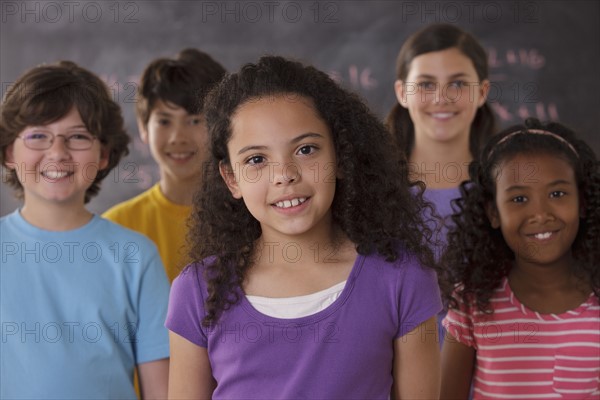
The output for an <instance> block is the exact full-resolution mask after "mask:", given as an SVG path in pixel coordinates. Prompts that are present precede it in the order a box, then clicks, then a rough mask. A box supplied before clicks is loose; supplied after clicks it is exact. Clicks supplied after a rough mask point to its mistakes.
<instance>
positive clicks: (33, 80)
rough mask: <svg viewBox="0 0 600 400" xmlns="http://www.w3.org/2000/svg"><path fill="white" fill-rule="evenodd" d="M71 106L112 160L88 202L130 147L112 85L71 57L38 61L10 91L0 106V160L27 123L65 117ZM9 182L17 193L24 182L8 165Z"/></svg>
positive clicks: (88, 195) (90, 191)
mask: <svg viewBox="0 0 600 400" xmlns="http://www.w3.org/2000/svg"><path fill="white" fill-rule="evenodd" d="M73 106H75V107H77V110H78V111H79V114H80V115H81V119H82V120H83V123H84V124H85V126H86V128H87V129H88V131H89V132H90V133H92V134H93V135H95V136H96V137H98V139H99V140H100V143H101V144H102V146H103V148H104V149H105V151H107V152H108V165H107V167H106V168H105V169H103V170H101V171H98V174H97V175H96V178H95V179H94V182H93V183H92V185H91V186H90V187H89V188H88V189H87V191H86V193H85V202H86V203H87V202H88V201H89V200H90V199H91V198H92V197H93V196H95V195H96V194H98V192H99V191H100V182H101V181H102V180H103V179H104V178H105V177H106V176H107V175H108V174H109V173H110V171H111V170H112V169H113V168H114V167H115V166H116V165H117V164H118V163H119V161H120V160H121V157H123V156H125V155H127V154H128V153H129V151H128V149H127V145H128V144H129V136H128V135H127V132H126V131H125V127H124V122H123V115H122V113H121V108H120V107H119V105H118V104H117V103H116V102H114V101H113V100H112V98H111V96H110V92H109V90H108V87H107V86H106V84H105V83H104V82H102V80H101V79H100V78H99V77H98V76H96V75H95V74H94V73H92V72H90V71H88V70H86V69H84V68H82V67H80V66H78V65H77V64H75V63H74V62H71V61H59V62H57V63H56V64H52V65H42V66H38V67H35V68H33V69H31V70H29V71H27V72H26V73H25V74H23V75H22V76H21V77H20V78H19V79H18V80H17V81H16V82H15V84H14V85H12V86H11V87H10V89H9V90H8V92H7V93H6V97H5V99H4V102H3V103H2V106H1V112H0V162H2V165H4V166H7V165H6V150H7V148H8V147H9V146H10V145H11V144H13V142H14V141H15V139H16V138H17V136H18V135H19V133H21V132H22V131H23V129H25V128H26V127H27V126H31V125H45V124H49V123H52V122H54V121H58V120H59V119H61V118H62V117H64V116H65V115H66V114H67V113H68V112H69V111H70V110H71V109H72V108H73ZM5 182H7V183H8V184H9V185H10V186H12V187H13V188H14V189H15V190H16V192H17V196H18V197H19V198H22V197H23V186H22V185H21V182H19V180H18V179H17V172H16V171H15V170H10V171H9V173H8V176H7V177H6V180H5Z"/></svg>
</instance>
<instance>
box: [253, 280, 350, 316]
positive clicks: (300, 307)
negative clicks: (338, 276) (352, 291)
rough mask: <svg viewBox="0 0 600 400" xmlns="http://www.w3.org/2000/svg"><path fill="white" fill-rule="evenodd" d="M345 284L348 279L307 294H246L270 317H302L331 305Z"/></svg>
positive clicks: (258, 308) (257, 307) (256, 306)
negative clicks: (292, 295)
mask: <svg viewBox="0 0 600 400" xmlns="http://www.w3.org/2000/svg"><path fill="white" fill-rule="evenodd" d="M345 286H346V281H343V282H340V283H338V284H337V285H334V286H332V287H330V288H328V289H325V290H321V291H319V292H316V293H311V294H307V295H305V296H296V297H282V298H273V297H262V296H246V298H247V299H248V301H249V302H250V304H252V307H254V308H256V309H257V310H258V311H260V312H261V313H263V314H265V315H268V316H269V317H275V318H284V319H291V318H301V317H307V316H309V315H313V314H316V313H318V312H319V311H322V310H324V309H326V308H327V307H329V306H330V305H331V304H332V303H333V302H334V301H336V300H337V298H338V297H340V294H341V293H342V291H343V290H344V287H345Z"/></svg>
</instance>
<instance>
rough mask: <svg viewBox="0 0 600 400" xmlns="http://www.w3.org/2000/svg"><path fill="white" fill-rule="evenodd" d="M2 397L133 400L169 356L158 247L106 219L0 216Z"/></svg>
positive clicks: (165, 295) (164, 287)
mask: <svg viewBox="0 0 600 400" xmlns="http://www.w3.org/2000/svg"><path fill="white" fill-rule="evenodd" d="M0 244H1V248H2V256H1V257H2V263H1V268H0V322H1V338H0V339H1V340H0V354H1V357H0V358H1V361H0V398H2V399H17V398H20V399H24V398H27V399H91V398H93V399H103V398H104V399H108V398H119V399H122V398H129V399H135V398H136V395H135V391H134V387H133V370H134V367H135V366H136V365H137V364H140V363H145V362H149V361H155V360H159V359H163V358H167V357H169V341H168V331H167V330H166V329H165V328H164V326H163V323H164V320H165V316H166V311H167V305H168V296H169V282H168V280H167V277H166V274H165V271H164V268H163V266H162V263H161V261H160V257H159V255H158V252H157V250H156V247H155V246H154V244H153V243H152V242H151V241H150V240H148V239H147V238H146V237H144V236H142V235H140V234H138V233H135V232H133V231H130V230H128V229H125V228H123V227H120V226H118V225H116V224H114V223H112V222H109V221H107V220H105V219H103V218H101V217H98V216H93V218H92V219H91V220H90V221H89V222H88V223H87V224H85V225H84V226H82V227H80V228H77V229H73V230H69V231H59V232H55V231H46V230H42V229H39V228H37V227H35V226H32V225H31V224H29V223H28V222H27V221H25V220H24V219H23V217H22V216H21V215H20V213H19V211H15V212H14V213H12V214H10V215H8V216H5V217H3V218H0Z"/></svg>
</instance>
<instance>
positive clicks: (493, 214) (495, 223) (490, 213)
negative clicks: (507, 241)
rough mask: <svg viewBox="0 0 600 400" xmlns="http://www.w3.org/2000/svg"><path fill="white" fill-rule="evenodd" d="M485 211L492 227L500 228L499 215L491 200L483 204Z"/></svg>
mask: <svg viewBox="0 0 600 400" xmlns="http://www.w3.org/2000/svg"><path fill="white" fill-rule="evenodd" d="M485 213H486V215H487V217H488V219H489V220H490V225H492V228H494V229H498V228H500V216H499V215H498V209H497V208H496V205H495V204H494V203H493V202H488V203H487V204H486V205H485Z"/></svg>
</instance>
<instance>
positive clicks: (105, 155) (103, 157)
mask: <svg viewBox="0 0 600 400" xmlns="http://www.w3.org/2000/svg"><path fill="white" fill-rule="evenodd" d="M109 160H110V151H109V150H108V149H107V148H106V146H102V149H101V150H100V162H99V163H98V171H102V170H103V169H106V167H108V161H109Z"/></svg>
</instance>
